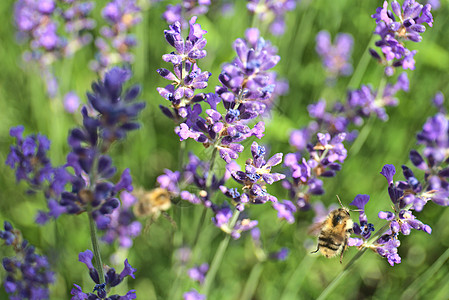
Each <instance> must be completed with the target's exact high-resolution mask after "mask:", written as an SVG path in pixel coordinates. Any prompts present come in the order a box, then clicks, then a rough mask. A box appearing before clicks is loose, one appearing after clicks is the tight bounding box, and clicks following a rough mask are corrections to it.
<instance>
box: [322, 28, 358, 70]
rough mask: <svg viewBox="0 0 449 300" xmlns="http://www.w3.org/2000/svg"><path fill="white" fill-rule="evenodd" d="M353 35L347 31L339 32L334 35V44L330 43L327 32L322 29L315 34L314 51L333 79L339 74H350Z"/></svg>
mask: <svg viewBox="0 0 449 300" xmlns="http://www.w3.org/2000/svg"><path fill="white" fill-rule="evenodd" d="M353 45H354V39H353V37H352V36H351V35H350V34H348V33H339V34H337V36H336V37H335V45H332V42H331V37H330V34H329V32H327V31H326V30H322V31H320V32H318V34H317V36H316V52H317V53H318V55H320V57H321V60H322V61H323V66H324V68H325V69H326V71H327V72H328V76H329V77H330V78H331V79H333V78H335V77H337V76H339V75H342V76H349V75H351V74H352V64H351V63H350V62H349V60H350V58H351V52H352V46H353Z"/></svg>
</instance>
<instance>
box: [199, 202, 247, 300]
mask: <svg viewBox="0 0 449 300" xmlns="http://www.w3.org/2000/svg"><path fill="white" fill-rule="evenodd" d="M239 215H240V211H238V210H236V211H235V212H234V215H233V216H232V219H231V221H230V222H229V228H234V225H235V223H236V222H237V219H238V217H239ZM230 239H231V235H230V234H226V236H225V238H224V239H223V240H222V241H221V242H220V245H219V246H218V248H217V252H215V256H214V258H213V259H212V263H211V265H210V269H209V271H208V272H207V275H206V278H205V280H204V285H203V289H202V294H203V295H205V296H206V298H207V297H208V295H209V291H210V288H211V285H212V283H213V282H214V279H215V275H216V274H217V271H218V268H219V267H220V264H221V261H222V260H223V255H224V253H225V251H226V248H227V247H228V244H229V240H230Z"/></svg>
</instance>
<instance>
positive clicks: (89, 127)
mask: <svg viewBox="0 0 449 300" xmlns="http://www.w3.org/2000/svg"><path fill="white" fill-rule="evenodd" d="M130 77H131V72H130V71H129V70H127V69H121V68H113V69H111V70H110V71H109V72H107V73H106V74H105V78H104V79H103V80H100V81H98V82H94V83H93V84H92V89H93V93H87V98H88V100H89V104H90V106H89V107H87V106H84V107H83V109H82V111H81V113H82V116H83V127H82V128H75V129H73V130H72V131H71V132H70V134H69V138H68V143H69V146H70V147H71V152H70V153H69V154H68V155H67V163H66V164H65V165H64V166H61V167H58V168H54V167H52V165H51V162H50V160H49V159H48V158H47V156H46V154H47V151H48V149H49V146H50V142H49V141H48V139H47V138H45V137H44V136H42V135H40V134H39V135H31V136H28V137H25V138H23V137H22V132H23V126H18V127H15V128H12V129H11V131H10V134H11V136H13V137H15V138H16V140H17V145H16V146H11V152H10V153H9V155H8V157H7V160H6V163H7V165H9V166H10V167H11V168H13V169H16V178H17V181H20V180H25V181H27V182H28V183H29V185H30V188H31V189H32V190H33V191H38V190H41V191H42V192H43V193H44V195H45V197H46V198H47V201H48V209H49V211H48V212H44V211H40V212H39V214H38V216H37V218H36V222H37V223H38V224H45V223H46V222H48V221H49V220H50V219H51V218H53V219H56V218H58V217H59V216H60V215H61V214H77V215H78V214H81V213H83V212H87V214H88V217H89V224H90V230H91V240H92V246H93V250H94V253H95V261H96V264H97V266H96V269H93V270H96V271H95V272H98V274H97V275H96V276H94V277H95V279H94V277H92V278H93V279H94V281H95V282H96V283H97V284H99V285H101V287H100V288H98V291H97V295H98V297H100V298H101V299H103V298H104V297H105V296H106V291H105V286H106V285H109V286H115V285H117V284H118V283H120V281H121V280H122V279H123V277H124V276H125V275H126V274H125V273H126V272H128V271H127V270H131V267H130V266H127V262H125V266H126V268H125V271H124V272H122V273H121V275H120V276H118V275H116V274H115V271H113V269H111V270H112V271H111V270H109V271H107V273H106V276H103V266H102V263H101V257H100V252H99V245H98V238H97V233H96V227H98V229H101V230H107V232H106V234H105V235H104V240H106V241H107V242H109V243H112V242H113V241H114V239H116V238H119V239H120V243H121V245H122V246H123V247H129V246H130V245H131V244H132V240H131V237H135V236H136V235H137V234H138V233H139V232H140V224H138V223H136V222H132V219H133V217H134V216H133V214H132V213H131V212H130V211H129V206H130V204H129V203H126V202H125V201H124V203H123V204H124V205H123V207H122V209H121V210H120V211H117V208H119V206H120V200H119V199H118V193H119V192H120V191H122V190H127V191H128V192H131V191H132V190H133V187H132V179H131V175H130V171H129V169H126V170H124V171H123V173H122V175H121V177H120V180H119V181H118V182H117V183H115V184H113V183H112V182H110V181H109V180H108V179H109V178H111V177H112V176H113V175H114V174H115V173H116V168H115V167H114V166H113V165H112V159H111V158H110V157H109V156H108V155H107V154H106V153H107V151H108V150H109V149H110V147H111V145H112V144H113V143H114V142H115V141H118V140H123V139H124V138H125V137H126V134H127V133H128V132H129V131H132V130H135V129H138V128H139V126H140V125H139V124H138V123H137V122H136V118H137V116H138V114H139V112H140V111H141V110H142V109H143V108H144V107H145V103H144V102H139V103H135V99H136V97H137V96H138V94H139V92H140V88H139V86H137V85H135V86H133V87H131V88H129V89H128V90H126V91H125V92H123V84H124V83H125V82H126V81H128V80H129V79H130ZM89 110H90V111H91V112H90V113H89ZM70 169H71V170H70ZM66 185H70V187H71V189H70V191H67V190H65V187H66ZM124 196H125V197H126V194H124ZM125 200H126V199H125ZM127 208H128V209H127ZM114 211H116V212H115V214H114ZM119 218H120V219H119ZM94 222H95V224H96V226H95V225H94ZM84 256H88V257H90V258H92V252H91V251H90V250H89V251H88V253H87V254H85V255H84ZM80 257H81V256H80ZM84 263H86V265H88V267H90V266H92V264H91V263H90V261H89V262H87V261H86V260H84ZM89 269H90V271H91V273H92V272H94V271H93V270H92V268H89ZM123 274H125V275H123ZM72 292H73V293H72V295H75V297H74V298H73V299H86V298H87V297H88V295H87V294H84V293H82V291H81V289H80V288H79V287H78V286H77V288H76V289H74V290H73V291H72ZM75 292H76V294H75ZM89 297H91V296H89ZM92 297H94V296H92ZM114 297H115V296H114ZM114 297H113V298H114ZM126 297H128V298H126V299H135V295H134V294H133V292H130V293H128V295H127V296H126ZM95 299H96V298H95Z"/></svg>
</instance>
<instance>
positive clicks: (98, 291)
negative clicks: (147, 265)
mask: <svg viewBox="0 0 449 300" xmlns="http://www.w3.org/2000/svg"><path fill="white" fill-rule="evenodd" d="M79 257H80V261H81V262H83V263H85V264H86V266H87V267H88V269H89V274H90V276H91V278H92V280H93V281H94V282H95V283H97V285H96V286H95V288H94V290H93V292H92V293H84V292H83V291H82V289H81V287H80V286H79V285H77V284H73V285H74V288H72V291H71V292H70V293H71V295H73V297H72V300H78V299H105V298H106V297H107V296H109V297H108V299H124V300H130V299H136V294H135V292H136V291H135V290H130V291H128V292H127V293H126V295H124V296H119V295H108V293H109V290H110V288H111V287H115V286H117V285H119V284H120V283H121V282H122V281H123V279H124V278H125V277H126V276H130V277H132V278H135V276H134V272H135V271H136V269H134V268H133V267H131V265H130V264H129V263H128V259H126V260H125V262H124V264H125V267H124V269H123V271H122V272H121V273H120V274H117V273H116V271H115V269H114V268H109V267H106V269H107V272H106V274H105V278H104V280H105V281H104V283H102V284H100V281H99V278H98V272H97V270H96V269H95V268H94V267H93V265H92V262H91V260H92V257H93V254H92V252H91V251H90V250H86V251H85V252H81V253H80V255H79Z"/></svg>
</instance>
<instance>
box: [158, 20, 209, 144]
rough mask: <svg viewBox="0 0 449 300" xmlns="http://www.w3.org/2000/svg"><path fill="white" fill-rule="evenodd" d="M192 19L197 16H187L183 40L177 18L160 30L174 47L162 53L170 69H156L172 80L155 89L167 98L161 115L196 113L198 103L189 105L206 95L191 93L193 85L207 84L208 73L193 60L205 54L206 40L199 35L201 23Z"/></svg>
mask: <svg viewBox="0 0 449 300" xmlns="http://www.w3.org/2000/svg"><path fill="white" fill-rule="evenodd" d="M196 20H197V17H192V18H191V19H190V21H189V24H190V31H189V35H188V37H187V38H186V39H185V40H184V38H183V37H182V36H181V24H180V23H179V22H175V23H174V24H173V25H170V29H169V30H165V31H164V34H165V39H166V41H167V42H168V43H169V44H170V45H171V46H172V47H173V48H175V51H174V52H172V53H170V54H165V55H163V56H162V59H163V60H164V61H166V62H171V63H172V64H173V69H174V72H171V71H169V70H168V69H164V68H161V69H158V70H157V72H158V73H159V75H161V76H162V77H163V78H165V79H167V80H170V81H172V83H171V84H169V85H167V86H166V87H165V88H161V87H159V88H157V90H158V92H159V94H160V95H161V96H162V97H164V98H165V99H166V100H168V101H170V102H171V105H170V107H171V109H170V108H167V107H162V108H161V109H162V111H163V112H164V114H165V115H167V116H169V117H171V118H174V119H184V118H187V117H188V116H189V115H190V114H192V113H193V114H195V113H196V114H199V113H200V112H201V107H200V106H199V105H197V106H196V107H197V108H192V106H195V103H197V102H201V101H204V100H205V99H206V95H205V94H204V93H199V94H196V95H195V91H196V90H197V89H204V88H206V87H207V81H208V80H209V77H210V76H211V73H210V72H207V71H205V72H202V71H201V69H200V68H199V67H198V65H197V63H196V60H198V59H202V58H204V57H205V56H206V54H207V52H206V50H204V47H205V46H206V43H207V41H206V39H205V38H203V35H204V34H205V33H207V31H206V30H203V29H202V28H201V25H200V24H197V23H196ZM172 110H173V112H172ZM198 110H199V111H198ZM190 117H191V118H192V119H193V118H194V117H193V116H190ZM189 125H190V124H189ZM186 130H187V128H186ZM184 131H185V130H184ZM187 137H188V136H187Z"/></svg>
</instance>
